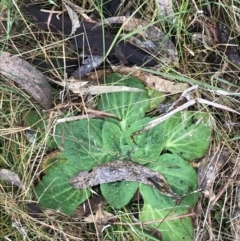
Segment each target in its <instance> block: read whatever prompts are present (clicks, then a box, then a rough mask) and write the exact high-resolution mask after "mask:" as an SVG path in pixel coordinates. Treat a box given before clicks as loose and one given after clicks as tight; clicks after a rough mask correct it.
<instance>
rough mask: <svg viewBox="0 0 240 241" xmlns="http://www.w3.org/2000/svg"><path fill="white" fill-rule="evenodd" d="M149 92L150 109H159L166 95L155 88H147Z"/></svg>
mask: <svg viewBox="0 0 240 241" xmlns="http://www.w3.org/2000/svg"><path fill="white" fill-rule="evenodd" d="M147 93H148V96H149V101H150V108H149V109H150V110H153V109H157V108H158V106H159V104H160V103H162V102H163V101H164V100H165V99H166V95H163V93H162V92H160V91H158V90H155V89H150V88H147Z"/></svg>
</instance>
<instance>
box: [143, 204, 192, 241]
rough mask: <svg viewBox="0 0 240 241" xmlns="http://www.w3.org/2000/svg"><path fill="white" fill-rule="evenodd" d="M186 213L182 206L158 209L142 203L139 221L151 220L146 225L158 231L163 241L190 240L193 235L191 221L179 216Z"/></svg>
mask: <svg viewBox="0 0 240 241" xmlns="http://www.w3.org/2000/svg"><path fill="white" fill-rule="evenodd" d="M187 213H188V210H187V209H186V208H184V207H174V208H172V207H169V208H162V209H158V208H153V207H152V206H151V205H150V204H148V203H144V206H143V208H142V211H141V213H140V221H141V222H147V221H151V224H147V227H149V228H151V229H157V230H158V231H160V232H161V234H162V240H164V241H173V240H174V241H175V240H176V241H192V240H193V236H194V229H193V224H192V221H191V219H190V218H189V217H181V215H184V214H187ZM154 221H155V222H154Z"/></svg>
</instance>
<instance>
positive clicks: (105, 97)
mask: <svg viewBox="0 0 240 241" xmlns="http://www.w3.org/2000/svg"><path fill="white" fill-rule="evenodd" d="M106 83H107V84H112V85H113V84H114V85H118V86H119V85H125V86H129V87H135V88H139V89H142V90H144V85H143V84H141V83H140V81H139V80H138V79H137V78H135V77H129V76H128V77H127V78H126V77H123V76H121V75H119V74H112V75H110V76H109V77H108V79H107V80H106ZM98 109H99V110H102V111H106V112H108V113H111V114H114V115H116V116H117V117H118V118H119V119H120V120H121V121H120V122H119V125H120V127H121V130H122V131H125V130H126V129H127V128H128V127H129V126H130V124H131V123H133V122H134V121H135V120H138V119H140V118H143V117H144V115H145V113H146V112H147V110H148V109H149V98H148V95H147V92H146V91H145V90H144V91H143V92H117V93H108V94H102V95H101V99H100V101H99V104H98Z"/></svg>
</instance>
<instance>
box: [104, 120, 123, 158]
mask: <svg viewBox="0 0 240 241" xmlns="http://www.w3.org/2000/svg"><path fill="white" fill-rule="evenodd" d="M122 135H123V133H122V131H121V130H120V128H119V126H117V125H116V124H114V123H112V122H109V121H105V122H104V124H103V127H102V139H103V146H104V147H105V148H106V151H107V150H108V152H114V151H116V152H115V153H114V155H115V156H116V157H117V156H118V155H119V154H120V152H121V150H120V140H121V138H122Z"/></svg>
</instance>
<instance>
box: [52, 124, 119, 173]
mask: <svg viewBox="0 0 240 241" xmlns="http://www.w3.org/2000/svg"><path fill="white" fill-rule="evenodd" d="M103 125H104V120H98V119H89V120H87V119H85V120H80V121H73V122H67V123H60V124H58V125H57V127H56V132H55V139H56V141H57V144H58V145H59V146H60V147H61V148H62V149H63V151H62V154H63V155H64V156H65V157H66V158H67V159H68V161H69V162H70V163H71V164H72V165H73V164H74V165H75V166H76V168H77V170H78V171H84V170H86V171H89V170H91V169H92V168H93V167H94V166H98V165H100V164H103V163H106V162H108V161H109V160H111V159H112V158H113V157H114V156H115V151H114V150H110V149H109V148H108V149H106V148H105V147H104V145H103V139H102V127H103Z"/></svg>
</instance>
